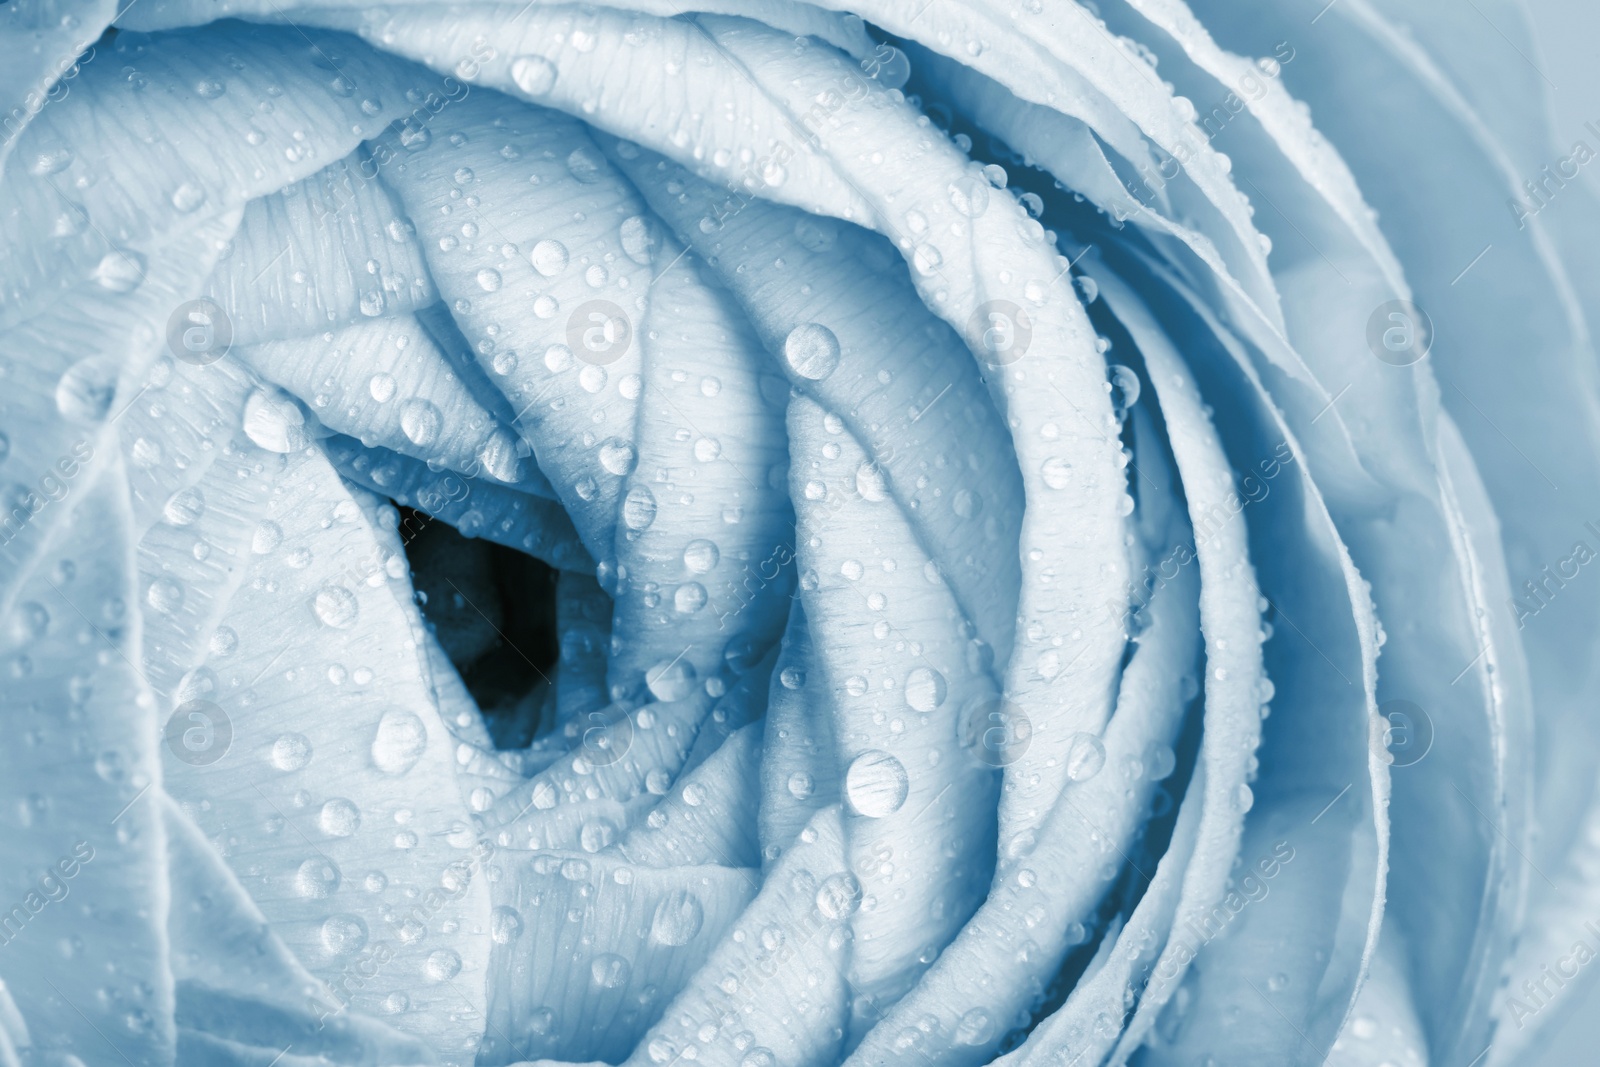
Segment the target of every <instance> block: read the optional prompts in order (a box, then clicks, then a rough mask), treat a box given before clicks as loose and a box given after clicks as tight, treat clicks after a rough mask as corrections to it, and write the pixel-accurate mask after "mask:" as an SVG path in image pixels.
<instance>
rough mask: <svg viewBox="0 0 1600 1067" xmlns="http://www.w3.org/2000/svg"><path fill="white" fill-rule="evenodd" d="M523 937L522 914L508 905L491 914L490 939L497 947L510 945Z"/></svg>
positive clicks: (499, 907) (500, 906) (499, 906)
mask: <svg viewBox="0 0 1600 1067" xmlns="http://www.w3.org/2000/svg"><path fill="white" fill-rule="evenodd" d="M521 936H522V913H521V912H519V911H517V909H516V908H513V907H511V906H510V905H508V904H501V905H498V906H497V907H496V908H495V909H494V911H492V912H490V913H489V937H490V938H492V939H493V940H494V942H495V944H497V945H509V944H511V942H513V941H515V940H516V939H517V938H519V937H521Z"/></svg>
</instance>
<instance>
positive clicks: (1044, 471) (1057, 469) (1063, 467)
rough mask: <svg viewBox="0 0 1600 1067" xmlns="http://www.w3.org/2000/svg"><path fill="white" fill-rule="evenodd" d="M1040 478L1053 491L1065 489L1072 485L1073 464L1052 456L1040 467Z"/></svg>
mask: <svg viewBox="0 0 1600 1067" xmlns="http://www.w3.org/2000/svg"><path fill="white" fill-rule="evenodd" d="M1039 478H1040V479H1041V480H1042V481H1043V482H1044V484H1045V485H1047V486H1049V487H1050V488H1051V489H1065V488H1066V487H1067V486H1068V485H1071V484H1072V464H1071V463H1068V462H1067V461H1066V460H1064V459H1062V458H1061V457H1060V456H1051V457H1049V458H1048V459H1046V460H1045V461H1044V462H1043V463H1041V464H1040V465H1039Z"/></svg>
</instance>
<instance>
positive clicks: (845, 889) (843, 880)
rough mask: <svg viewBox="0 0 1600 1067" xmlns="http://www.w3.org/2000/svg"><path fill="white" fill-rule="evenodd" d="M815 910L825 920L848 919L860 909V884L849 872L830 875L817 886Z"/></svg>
mask: <svg viewBox="0 0 1600 1067" xmlns="http://www.w3.org/2000/svg"><path fill="white" fill-rule="evenodd" d="M816 900H817V910H818V911H820V912H821V913H822V917H823V918H825V919H834V920H837V919H848V918H849V917H850V916H852V915H854V914H855V913H856V910H857V909H859V908H860V907H861V883H860V882H859V881H857V880H856V876H855V875H853V874H851V873H850V872H849V871H840V872H839V873H838V874H831V875H829V876H828V877H827V878H824V879H823V880H822V884H821V885H819V886H817V897H816Z"/></svg>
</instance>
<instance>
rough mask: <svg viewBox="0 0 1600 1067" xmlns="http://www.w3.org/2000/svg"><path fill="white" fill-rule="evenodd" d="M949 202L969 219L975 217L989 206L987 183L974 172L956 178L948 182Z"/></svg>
mask: <svg viewBox="0 0 1600 1067" xmlns="http://www.w3.org/2000/svg"><path fill="white" fill-rule="evenodd" d="M950 203H951V205H952V206H953V207H954V208H955V209H956V210H957V211H959V212H961V214H963V215H965V216H967V217H968V218H969V219H974V218H977V217H978V216H979V215H982V214H983V213H984V212H985V211H987V210H988V208H989V183H988V181H986V180H985V179H983V178H982V177H980V176H978V175H976V174H969V175H967V176H965V177H962V178H957V179H956V180H955V181H953V182H951V183H950Z"/></svg>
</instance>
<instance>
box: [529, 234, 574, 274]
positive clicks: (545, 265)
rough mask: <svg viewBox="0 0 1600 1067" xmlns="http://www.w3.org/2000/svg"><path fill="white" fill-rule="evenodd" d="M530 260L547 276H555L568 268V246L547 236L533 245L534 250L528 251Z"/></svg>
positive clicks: (537, 269) (534, 266) (536, 268)
mask: <svg viewBox="0 0 1600 1067" xmlns="http://www.w3.org/2000/svg"><path fill="white" fill-rule="evenodd" d="M528 262H530V263H532V264H533V269H534V270H536V271H538V272H539V273H540V274H542V275H544V276H545V277H546V278H554V277H555V276H556V275H557V274H560V273H561V272H562V271H564V270H566V269H567V262H568V257H567V246H566V245H564V244H562V243H561V242H560V241H552V240H549V239H548V238H547V239H545V240H543V241H540V242H539V243H538V244H536V245H534V246H533V251H532V252H530V253H528Z"/></svg>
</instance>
